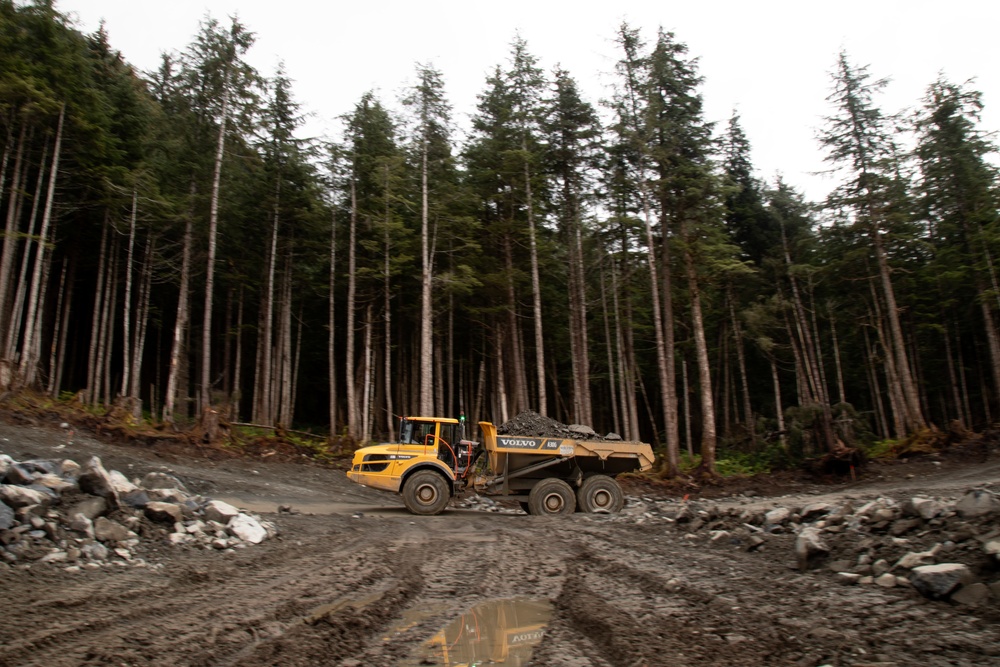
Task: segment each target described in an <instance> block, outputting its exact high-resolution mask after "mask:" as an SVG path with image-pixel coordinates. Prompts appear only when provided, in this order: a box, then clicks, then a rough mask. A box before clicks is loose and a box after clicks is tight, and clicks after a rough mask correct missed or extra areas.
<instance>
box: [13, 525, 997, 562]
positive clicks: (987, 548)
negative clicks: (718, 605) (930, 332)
mask: <svg viewBox="0 0 1000 667" xmlns="http://www.w3.org/2000/svg"><path fill="white" fill-rule="evenodd" d="M0 527H2V526H0ZM983 552H984V553H985V554H986V555H987V556H993V558H994V559H995V560H997V561H1000V538H998V539H993V540H989V541H988V542H985V543H984V544H983Z"/></svg>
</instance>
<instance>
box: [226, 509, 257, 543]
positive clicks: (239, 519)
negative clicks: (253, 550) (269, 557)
mask: <svg viewBox="0 0 1000 667" xmlns="http://www.w3.org/2000/svg"><path fill="white" fill-rule="evenodd" d="M226 530H228V531H229V533H230V534H231V535H235V536H236V537H238V538H240V539H241V540H243V541H244V542H250V543H251V544H260V543H261V542H263V541H264V538H266V537H267V529H266V528H264V526H263V525H261V523H260V521H257V519H255V518H253V517H252V516H250V515H249V514H237V515H236V516H234V517H233V518H232V519H230V521H229V525H227V526H226Z"/></svg>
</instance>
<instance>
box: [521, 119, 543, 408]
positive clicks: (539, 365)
mask: <svg viewBox="0 0 1000 667" xmlns="http://www.w3.org/2000/svg"><path fill="white" fill-rule="evenodd" d="M521 150H522V151H525V152H527V150H528V145H527V141H526V139H525V138H524V137H522V138H521ZM524 196H525V199H526V200H527V202H526V203H527V208H528V242H529V249H530V253H531V297H532V304H533V308H534V314H535V318H534V319H535V322H534V324H535V371H536V373H537V377H538V414H540V415H542V416H543V417H544V416H545V415H547V414H548V396H547V393H546V386H545V333H544V331H543V327H542V286H541V281H540V280H539V277H538V241H537V239H536V238H535V206H534V201H533V199H534V198H533V197H532V195H531V170H530V169H529V168H528V161H527V160H525V161H524Z"/></svg>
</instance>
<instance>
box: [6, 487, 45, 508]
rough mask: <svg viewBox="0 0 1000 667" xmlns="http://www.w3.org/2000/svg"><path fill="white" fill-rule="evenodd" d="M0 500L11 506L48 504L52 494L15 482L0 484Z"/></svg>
mask: <svg viewBox="0 0 1000 667" xmlns="http://www.w3.org/2000/svg"><path fill="white" fill-rule="evenodd" d="M0 500H2V501H3V502H4V503H6V504H7V505H10V506H11V507H15V508H17V507H28V506H29V505H48V504H49V503H50V502H51V501H52V496H51V495H49V494H46V493H43V492H42V491H38V490H36V489H29V488H28V487H26V486H17V485H16V484H0Z"/></svg>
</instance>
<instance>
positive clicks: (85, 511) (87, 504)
mask: <svg viewBox="0 0 1000 667" xmlns="http://www.w3.org/2000/svg"><path fill="white" fill-rule="evenodd" d="M107 512H108V501H106V500H105V499H104V498H101V497H99V496H98V497H95V498H87V499H86V500H81V501H80V502H78V503H77V504H75V505H73V507H71V508H70V510H69V512H68V514H69V515H70V516H73V515H74V514H82V515H83V516H85V517H87V518H88V519H90V520H91V521H93V520H94V519H96V518H97V517H99V516H104V515H105V514H107Z"/></svg>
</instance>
